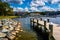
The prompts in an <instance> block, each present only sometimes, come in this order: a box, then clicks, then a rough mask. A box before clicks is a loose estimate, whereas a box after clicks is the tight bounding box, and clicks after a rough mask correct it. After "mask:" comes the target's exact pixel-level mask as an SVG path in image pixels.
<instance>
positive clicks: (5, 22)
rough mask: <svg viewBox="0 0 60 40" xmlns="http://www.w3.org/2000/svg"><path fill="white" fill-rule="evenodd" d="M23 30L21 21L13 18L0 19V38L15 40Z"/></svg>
mask: <svg viewBox="0 0 60 40" xmlns="http://www.w3.org/2000/svg"><path fill="white" fill-rule="evenodd" d="M21 31H23V30H22V27H21V23H20V22H17V21H15V20H12V19H9V18H8V19H1V20H0V40H13V39H15V38H16V37H17V34H18V33H19V32H21Z"/></svg>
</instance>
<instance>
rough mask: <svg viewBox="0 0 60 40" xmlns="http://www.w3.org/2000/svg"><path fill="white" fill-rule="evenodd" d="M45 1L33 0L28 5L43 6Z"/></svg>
mask: <svg viewBox="0 0 60 40" xmlns="http://www.w3.org/2000/svg"><path fill="white" fill-rule="evenodd" d="M44 5H45V3H44V2H43V1H42V0H35V1H34V0H33V1H31V4H30V6H34V7H37V6H44Z"/></svg>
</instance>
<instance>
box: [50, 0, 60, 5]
mask: <svg viewBox="0 0 60 40" xmlns="http://www.w3.org/2000/svg"><path fill="white" fill-rule="evenodd" d="M51 3H52V4H55V3H60V0H52V1H51Z"/></svg>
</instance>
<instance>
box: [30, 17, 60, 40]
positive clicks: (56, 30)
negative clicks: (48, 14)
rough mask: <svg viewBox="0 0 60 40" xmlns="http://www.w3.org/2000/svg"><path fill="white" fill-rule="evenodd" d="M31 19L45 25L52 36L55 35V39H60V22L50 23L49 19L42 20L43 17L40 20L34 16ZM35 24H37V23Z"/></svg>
mask: <svg viewBox="0 0 60 40" xmlns="http://www.w3.org/2000/svg"><path fill="white" fill-rule="evenodd" d="M31 21H32V22H33V21H34V22H35V23H38V24H41V25H43V26H45V27H46V28H47V30H48V31H49V32H51V33H52V36H53V37H54V39H55V40H60V26H58V24H54V23H50V22H48V20H47V21H46V20H45V21H42V20H41V19H40V20H38V19H34V18H32V19H31ZM44 22H45V23H44ZM35 25H37V24H35ZM47 30H46V31H47Z"/></svg>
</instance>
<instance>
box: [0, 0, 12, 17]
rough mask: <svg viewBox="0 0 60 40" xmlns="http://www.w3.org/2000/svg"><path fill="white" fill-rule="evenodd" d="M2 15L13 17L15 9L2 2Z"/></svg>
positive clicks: (0, 10)
mask: <svg viewBox="0 0 60 40" xmlns="http://www.w3.org/2000/svg"><path fill="white" fill-rule="evenodd" d="M0 15H3V16H6V15H13V9H12V8H10V5H9V4H8V3H6V2H2V1H1V0H0Z"/></svg>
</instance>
